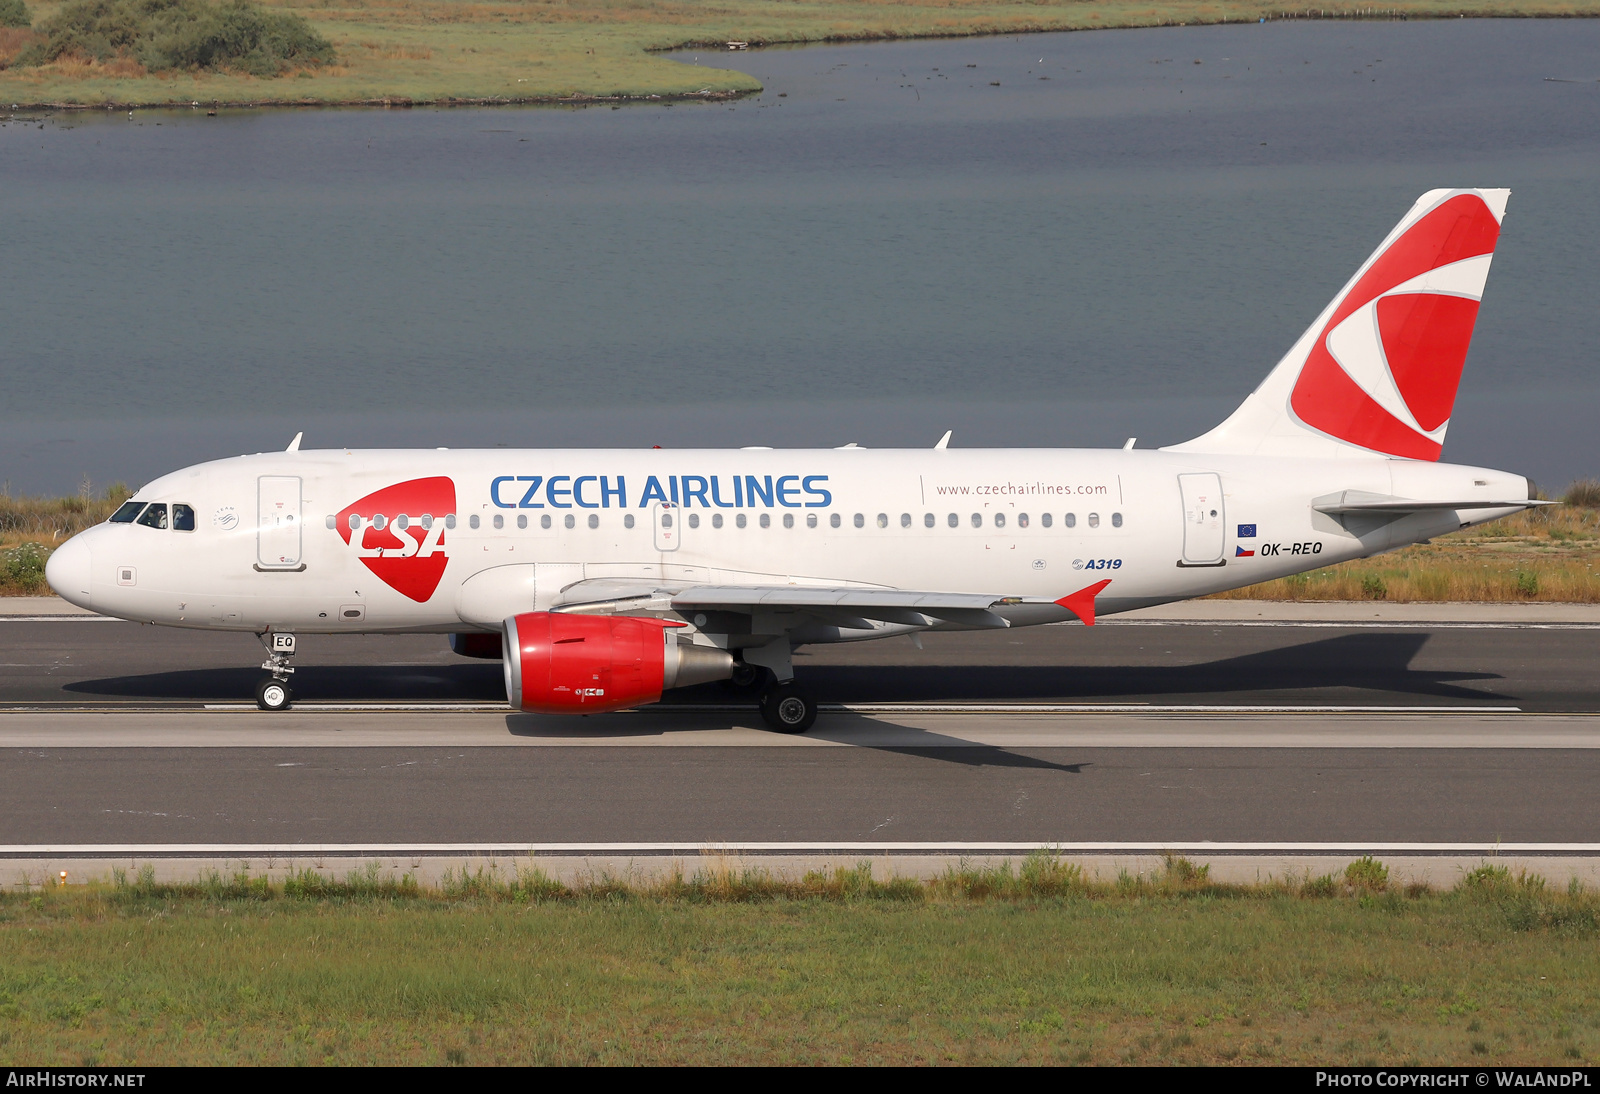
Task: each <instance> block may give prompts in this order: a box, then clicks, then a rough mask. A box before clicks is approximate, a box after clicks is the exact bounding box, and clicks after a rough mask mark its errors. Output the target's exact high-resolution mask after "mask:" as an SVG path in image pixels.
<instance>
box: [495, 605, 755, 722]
mask: <svg viewBox="0 0 1600 1094" xmlns="http://www.w3.org/2000/svg"><path fill="white" fill-rule="evenodd" d="M682 626H684V624H682V623H676V622H672V621H669V620H665V619H653V618H650V617H647V616H631V615H569V614H566V613H564V612H528V613H526V614H524V615H515V616H512V617H511V618H510V619H507V620H506V622H505V658H504V661H503V664H504V666H505V673H506V698H507V699H509V700H510V701H511V705H512V706H514V707H516V708H518V709H519V710H526V711H530V712H533V713H535V714H595V713H599V712H602V711H607V710H621V709H623V708H624V707H633V706H639V705H640V704H643V703H654V702H655V701H656V700H658V699H660V698H661V692H662V690H663V689H665V688H671V687H683V686H686V685H688V684H699V683H704V682H706V681H708V680H726V679H727V678H728V677H729V676H731V675H732V674H733V657H732V656H731V655H730V654H728V653H727V651H725V650H720V649H711V648H707V647H703V646H693V645H689V644H688V643H682V644H680V643H679V642H678V641H677V636H676V635H673V634H670V633H669V632H670V631H671V630H673V629H674V628H677V627H682Z"/></svg>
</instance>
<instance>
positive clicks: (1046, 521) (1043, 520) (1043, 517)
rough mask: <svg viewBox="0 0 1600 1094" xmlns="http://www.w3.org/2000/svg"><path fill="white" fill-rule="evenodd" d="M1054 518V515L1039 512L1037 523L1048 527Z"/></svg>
mask: <svg viewBox="0 0 1600 1094" xmlns="http://www.w3.org/2000/svg"><path fill="white" fill-rule="evenodd" d="M1055 519H1056V518H1055V516H1054V515H1053V514H1050V513H1040V514H1039V523H1040V524H1042V525H1044V526H1045V527H1046V528H1048V527H1050V525H1051V524H1053V523H1054V522H1055Z"/></svg>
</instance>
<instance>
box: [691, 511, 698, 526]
mask: <svg viewBox="0 0 1600 1094" xmlns="http://www.w3.org/2000/svg"><path fill="white" fill-rule="evenodd" d="M689 527H690V528H698V527H700V514H699V513H690V514H689Z"/></svg>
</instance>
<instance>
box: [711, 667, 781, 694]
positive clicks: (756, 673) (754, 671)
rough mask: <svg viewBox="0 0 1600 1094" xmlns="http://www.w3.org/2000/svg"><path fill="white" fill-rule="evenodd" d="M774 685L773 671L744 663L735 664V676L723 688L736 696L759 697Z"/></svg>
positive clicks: (724, 682) (725, 682) (727, 680)
mask: <svg viewBox="0 0 1600 1094" xmlns="http://www.w3.org/2000/svg"><path fill="white" fill-rule="evenodd" d="M771 684H772V670H771V669H769V668H765V667H763V666H761V665H750V664H746V663H745V662H743V661H735V662H734V663H733V675H732V676H730V677H728V678H727V679H726V680H724V681H722V686H723V687H724V688H726V689H727V690H728V691H731V692H733V693H734V694H735V695H759V694H761V693H762V692H763V691H765V690H766V689H767V688H768V687H770V686H771Z"/></svg>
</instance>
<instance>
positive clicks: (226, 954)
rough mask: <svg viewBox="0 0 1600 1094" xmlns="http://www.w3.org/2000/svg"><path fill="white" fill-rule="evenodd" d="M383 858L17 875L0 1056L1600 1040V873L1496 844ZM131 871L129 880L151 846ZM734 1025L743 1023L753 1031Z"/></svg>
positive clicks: (769, 1052)
mask: <svg viewBox="0 0 1600 1094" xmlns="http://www.w3.org/2000/svg"><path fill="white" fill-rule="evenodd" d="M1208 872H1209V867H1208V866H1205V865H1199V864H1196V863H1193V862H1191V861H1189V860H1187V859H1184V858H1180V857H1168V858H1167V859H1166V860H1165V862H1164V864H1163V865H1161V866H1158V867H1156V868H1155V869H1154V870H1151V871H1149V872H1145V873H1139V874H1133V873H1129V872H1126V871H1124V872H1123V873H1122V874H1120V875H1119V876H1118V877H1117V878H1116V879H1115V880H1111V881H1095V880H1091V879H1090V878H1088V877H1087V876H1086V875H1085V872H1084V870H1083V869H1082V867H1081V866H1080V865H1079V864H1076V863H1074V862H1072V861H1070V860H1069V859H1067V858H1064V857H1061V856H1059V855H1057V854H1055V853H1053V852H1051V851H1049V850H1043V851H1039V852H1035V853H1034V854H1032V855H1029V856H1028V857H1027V858H1026V859H1024V860H1022V861H1020V862H1016V863H1011V862H1007V863H1004V864H1001V865H998V866H990V867H981V866H976V865H969V864H965V863H963V864H961V865H959V866H955V867H951V868H949V869H948V870H947V871H946V872H945V873H944V874H943V875H941V876H938V877H935V878H932V879H930V880H927V881H920V880H915V879H909V878H900V877H887V878H875V877H874V876H873V868H872V864H871V863H870V862H863V863H859V864H857V865H855V866H853V867H851V866H841V867H837V868H835V869H833V870H831V871H820V870H819V871H815V872H812V873H809V874H807V875H805V876H804V877H802V878H798V879H791V878H780V877H774V876H772V875H771V874H769V873H766V872H763V871H760V870H748V869H739V868H737V866H736V864H733V863H725V862H724V863H720V864H719V863H718V862H715V861H714V862H713V863H712V864H711V865H710V866H709V867H701V868H700V869H699V870H698V871H696V872H695V873H693V874H692V875H688V876H686V875H685V874H684V873H682V872H678V873H675V874H672V875H669V876H667V877H664V878H662V879H660V880H657V881H654V882H647V881H642V880H630V879H628V878H626V877H624V878H617V877H611V876H593V877H590V878H588V879H586V880H581V881H575V882H573V883H571V884H564V883H562V882H560V881H558V880H556V879H554V878H551V877H549V876H548V875H545V874H543V873H541V872H539V871H537V870H529V869H523V870H520V871H518V872H516V873H515V874H514V876H504V875H505V874H506V871H486V870H483V869H481V868H480V869H479V870H477V871H476V872H468V871H467V870H466V869H464V868H463V869H460V870H458V871H454V872H452V873H451V874H447V875H446V877H445V878H444V879H443V881H442V884H440V885H439V886H438V887H437V888H427V887H423V886H420V885H419V884H418V883H417V880H416V878H415V877H414V876H412V875H410V874H397V873H396V872H394V871H386V870H384V869H383V868H382V866H380V864H379V863H376V862H373V863H369V864H368V866H367V868H366V869H364V870H359V871H356V872H354V873H351V874H350V875H348V876H346V877H343V878H340V877H337V876H335V875H334V874H333V872H332V871H331V870H322V869H315V868H312V867H310V866H307V867H304V868H298V869H294V870H292V871H290V872H289V874H288V876H286V877H282V878H279V879H276V880H269V879H268V878H267V877H264V876H261V875H260V874H259V873H257V874H252V873H251V871H250V870H249V868H248V864H244V863H241V864H240V868H239V869H238V870H236V871H235V872H233V873H232V874H229V875H223V874H219V873H211V874H207V875H203V876H201V877H200V878H199V879H198V880H195V881H190V882H173V883H162V882H159V881H157V880H156V878H155V873H154V870H153V868H151V867H150V866H148V865H147V866H145V867H143V868H137V867H134V868H131V869H130V870H127V871H123V870H119V871H117V872H116V874H115V876H114V877H112V878H110V879H103V880H99V881H94V882H91V883H89V884H81V883H74V884H61V883H58V882H57V881H56V879H55V878H53V877H45V878H41V879H39V880H40V881H41V882H42V884H40V885H30V886H11V885H8V886H7V887H6V889H5V891H3V892H0V1062H3V1063H5V1064H8V1065H12V1066H42V1065H47V1064H55V1065H61V1064H78V1065H83V1066H102V1067H107V1066H130V1065H135V1064H189V1065H193V1064H202V1065H221V1064H314V1063H333V1064H359V1063H374V1064H376V1063H386V1064H394V1063H413V1064H457V1065H460V1064H491V1063H494V1064H504V1063H558V1064H561V1063H565V1064H571V1063H615V1064H624V1063H628V1064H652V1063H653V1064H662V1063H699V1064H705V1063H780V1064H796V1063H821V1062H826V1063H835V1064H839V1063H843V1064H850V1063H891V1064H893V1063H902V1064H903V1063H945V1062H955V1063H1080V1064H1084V1063H1093V1064H1112V1063H1178V1064H1320V1065H1328V1064H1375V1063H1379V1062H1383V1063H1394V1064H1401V1063H1404V1064H1414V1065H1417V1064H1440V1063H1454V1064H1459V1063H1461V1062H1462V1061H1471V1062H1472V1063H1473V1064H1474V1065H1480V1064H1523V1065H1529V1064H1545V1065H1559V1066H1569V1067H1570V1066H1575V1065H1583V1064H1592V1063H1593V1062H1594V1060H1595V1058H1596V1055H1597V1054H1600V1018H1597V1015H1600V967H1597V961H1600V951H1597V949H1596V947H1595V945H1594V942H1595V939H1596V938H1597V937H1600V894H1597V893H1596V892H1595V890H1593V889H1592V888H1590V887H1586V886H1585V885H1584V884H1583V883H1582V882H1581V881H1580V880H1579V879H1577V878H1573V879H1572V881H1571V882H1570V883H1568V884H1566V885H1561V886H1558V885H1555V884H1552V883H1549V882H1547V881H1546V879H1544V878H1543V877H1541V876H1538V875H1530V874H1525V873H1513V872H1512V871H1511V870H1509V869H1508V868H1507V867H1505V866H1504V865H1500V864H1497V863H1495V862H1494V861H1493V860H1487V861H1485V862H1484V863H1483V864H1482V865H1480V866H1477V867H1476V868H1474V869H1471V870H1467V871H1463V873H1462V874H1461V876H1460V877H1458V878H1457V879H1455V880H1456V883H1455V884H1454V885H1453V886H1451V887H1447V888H1446V887H1432V886H1429V885H1425V884H1402V883H1400V882H1399V881H1398V880H1397V879H1394V878H1392V877H1391V876H1390V873H1389V870H1388V867H1387V866H1386V865H1385V864H1384V863H1383V862H1381V861H1378V860H1375V859H1372V858H1361V859H1357V860H1355V861H1353V862H1350V863H1349V864H1348V865H1347V866H1346V867H1345V868H1344V869H1343V870H1342V871H1339V872H1336V873H1330V874H1326V875H1322V876H1317V877H1312V876H1309V875H1307V876H1292V877H1285V878H1281V879H1271V880H1263V881H1260V882H1258V883H1255V884H1226V883H1221V882H1218V881H1214V880H1212V879H1211V878H1210V877H1209V876H1208ZM130 874H131V875H132V876H130ZM730 1030H733V1031H738V1032H736V1033H733V1034H731V1035H730V1033H729V1031H730Z"/></svg>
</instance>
